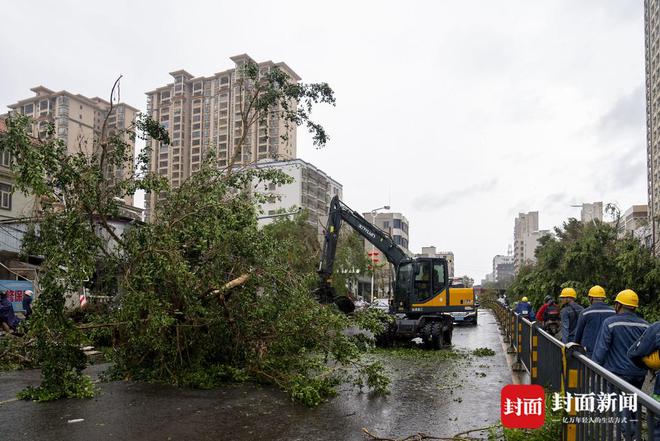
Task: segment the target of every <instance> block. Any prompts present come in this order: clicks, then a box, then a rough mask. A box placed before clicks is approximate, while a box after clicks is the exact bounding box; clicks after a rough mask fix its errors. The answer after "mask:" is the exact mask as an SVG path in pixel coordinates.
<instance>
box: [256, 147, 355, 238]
mask: <svg viewBox="0 0 660 441" xmlns="http://www.w3.org/2000/svg"><path fill="white" fill-rule="evenodd" d="M256 167H258V168H272V169H277V170H281V171H283V172H284V173H286V174H287V175H289V176H291V178H293V182H291V183H290V184H283V185H280V186H276V185H275V184H272V183H271V184H269V187H267V188H262V189H258V190H259V191H262V192H267V193H270V194H272V195H274V196H277V200H275V201H272V202H266V203H264V204H262V205H261V211H263V214H264V215H265V216H271V215H275V214H276V213H278V212H279V211H281V210H284V211H285V212H292V211H293V212H295V208H302V209H305V210H307V213H308V218H307V221H308V222H309V223H310V224H311V225H312V226H314V227H315V228H317V229H318V233H319V239H320V240H321V239H322V238H323V231H324V228H325V226H326V223H327V222H328V212H329V211H330V200H331V199H332V198H333V197H334V196H339V199H341V198H342V185H341V184H340V183H339V182H337V181H335V180H334V179H332V178H331V177H330V176H329V175H327V174H326V173H325V172H324V171H323V170H320V169H318V168H316V167H315V166H314V165H312V164H310V163H308V162H305V161H303V160H302V159H291V160H288V161H264V162H258V163H257V164H256ZM272 219H273V218H268V217H265V218H263V219H261V220H260V221H259V222H260V223H261V224H262V225H263V224H267V223H269V222H271V221H272Z"/></svg>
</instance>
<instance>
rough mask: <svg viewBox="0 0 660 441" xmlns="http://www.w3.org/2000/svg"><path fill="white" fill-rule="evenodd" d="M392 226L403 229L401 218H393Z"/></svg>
mask: <svg viewBox="0 0 660 441" xmlns="http://www.w3.org/2000/svg"><path fill="white" fill-rule="evenodd" d="M392 226H393V227H394V228H399V229H401V219H393V220H392Z"/></svg>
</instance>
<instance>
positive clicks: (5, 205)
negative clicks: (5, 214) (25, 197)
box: [0, 183, 11, 210]
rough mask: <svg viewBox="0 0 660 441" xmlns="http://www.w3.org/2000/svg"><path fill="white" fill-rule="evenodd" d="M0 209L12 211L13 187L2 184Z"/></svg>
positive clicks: (0, 188) (0, 187) (0, 184)
mask: <svg viewBox="0 0 660 441" xmlns="http://www.w3.org/2000/svg"><path fill="white" fill-rule="evenodd" d="M0 208H2V209H3V210H11V185H9V184H4V183H0Z"/></svg>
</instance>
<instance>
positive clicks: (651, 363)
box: [642, 351, 660, 371]
mask: <svg viewBox="0 0 660 441" xmlns="http://www.w3.org/2000/svg"><path fill="white" fill-rule="evenodd" d="M642 361H643V362H644V364H645V365H646V366H648V368H649V369H652V370H654V371H658V370H660V351H655V352H654V353H652V354H649V355H647V356H646V357H642Z"/></svg>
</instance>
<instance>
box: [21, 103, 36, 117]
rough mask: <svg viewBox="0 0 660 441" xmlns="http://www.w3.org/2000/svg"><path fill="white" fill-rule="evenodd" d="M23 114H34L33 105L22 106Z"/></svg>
mask: <svg viewBox="0 0 660 441" xmlns="http://www.w3.org/2000/svg"><path fill="white" fill-rule="evenodd" d="M23 113H24V114H25V115H32V114H33V113H34V104H26V105H24V106H23Z"/></svg>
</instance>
